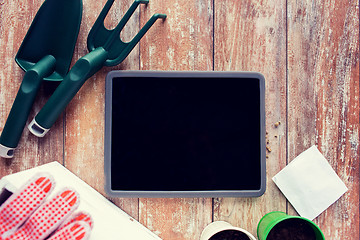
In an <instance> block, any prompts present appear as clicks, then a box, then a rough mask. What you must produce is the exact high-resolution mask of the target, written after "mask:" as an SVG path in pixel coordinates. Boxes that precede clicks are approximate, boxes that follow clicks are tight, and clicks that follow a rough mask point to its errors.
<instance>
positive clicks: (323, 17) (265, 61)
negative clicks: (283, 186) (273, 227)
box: [0, 0, 360, 240]
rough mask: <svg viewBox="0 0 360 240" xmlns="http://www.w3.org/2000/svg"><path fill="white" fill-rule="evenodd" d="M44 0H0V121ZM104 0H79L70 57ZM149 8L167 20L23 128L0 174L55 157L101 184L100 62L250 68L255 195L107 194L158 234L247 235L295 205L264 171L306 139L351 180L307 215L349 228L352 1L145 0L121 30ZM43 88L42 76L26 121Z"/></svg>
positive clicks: (355, 142)
mask: <svg viewBox="0 0 360 240" xmlns="http://www.w3.org/2000/svg"><path fill="white" fill-rule="evenodd" d="M42 2H43V0H32V1H25V0H18V1H10V0H0V14H1V15H0V16H1V17H0V131H2V128H3V126H4V123H5V120H6V118H7V115H8V113H9V111H10V108H11V106H12V103H13V100H14V98H15V95H16V92H17V90H18V88H19V86H20V82H21V79H22V77H23V75H24V73H23V71H22V70H21V69H20V68H19V67H18V66H17V65H16V63H15V61H14V58H15V55H16V52H17V50H18V48H19V46H20V44H21V42H22V40H23V38H24V36H25V34H26V32H27V30H28V27H29V26H30V24H31V22H32V19H33V18H34V16H35V14H36V12H37V10H38V8H39V7H40V5H41V4H42ZM105 2H106V0H83V4H84V9H83V18H82V25H81V29H80V35H79V38H78V42H77V45H76V49H75V54H74V58H73V61H74V60H77V59H79V58H80V57H81V56H83V55H85V54H86V53H87V52H88V51H87V48H86V38H87V34H88V32H89V30H90V28H91V26H92V25H93V23H94V21H95V19H96V18H97V16H98V14H99V12H100V10H101V8H102V7H103V5H104V4H105ZM320 2H321V3H320ZM131 3H132V0H122V1H116V2H115V3H114V6H113V8H112V9H111V12H110V14H109V16H108V18H107V21H106V26H107V27H114V26H115V24H116V22H117V21H119V19H120V18H121V17H122V16H123V14H124V12H125V11H126V10H127V9H128V7H129V6H130V4H131ZM156 12H159V13H166V14H167V15H168V18H167V19H166V21H165V22H162V21H158V22H156V23H155V25H154V26H153V27H152V28H151V29H150V31H149V32H148V33H147V34H146V35H145V37H144V38H143V39H142V40H141V42H140V44H139V45H138V46H137V47H136V48H135V49H134V50H133V51H132V53H131V54H130V55H129V56H128V57H127V59H126V60H125V61H124V62H123V63H121V64H120V65H119V66H116V67H113V68H106V67H105V68H103V69H102V70H101V71H100V72H98V73H97V74H96V75H95V76H93V77H92V78H91V79H89V80H88V81H87V82H86V84H85V85H84V86H83V87H82V89H81V90H80V92H79V93H78V94H77V95H76V96H75V98H74V99H73V100H72V102H71V103H70V105H69V106H68V108H67V109H66V112H65V113H64V114H63V115H62V116H61V117H60V119H58V121H57V122H56V124H55V126H54V127H53V128H52V129H51V131H50V132H49V133H48V134H47V135H46V137H45V138H41V139H39V138H36V137H34V136H33V135H31V134H30V133H29V131H28V130H25V131H24V133H23V136H22V138H21V141H20V143H19V147H18V149H17V151H16V153H15V157H14V158H13V159H9V160H5V159H2V160H1V161H0V177H2V176H4V175H7V174H11V173H15V172H18V171H21V170H24V169H28V168H32V167H35V166H38V165H41V164H44V163H47V162H51V161H58V162H60V163H61V164H63V165H64V166H65V167H67V168H68V169H70V170H71V171H73V172H74V173H75V174H77V175H78V176H79V177H80V178H81V179H83V180H84V181H86V182H87V183H88V184H90V185H91V186H92V187H94V188H95V189H97V190H98V191H99V192H101V193H103V194H105V193H104V190H103V187H104V170H103V169H104V141H103V140H104V91H105V76H106V74H107V73H108V72H109V71H110V70H114V69H121V70H139V69H140V70H204V71H230V70H233V71H258V72H261V73H263V74H264V76H265V78H266V131H267V139H268V143H267V146H268V153H267V155H268V158H267V191H266V193H265V194H264V195H263V196H262V197H259V198H213V199H211V198H191V199H184V198H180V199H147V198H145V199H144V198H141V199H136V198H135V199H119V198H116V199H115V198H113V199H111V200H112V201H113V202H115V203H116V204H117V205H118V206H120V207H121V208H122V209H123V210H125V211H126V212H127V213H129V214H130V215H131V216H133V217H134V218H136V219H138V220H139V221H140V222H141V223H143V224H144V225H145V226H146V227H148V228H149V229H150V230H152V231H154V232H155V233H156V234H158V235H159V236H160V237H161V238H163V239H171V240H180V239H189V240H190V239H199V236H200V234H201V231H202V230H203V229H204V227H205V226H206V225H207V224H209V223H210V222H212V221H215V220H225V221H228V222H230V223H232V224H234V225H235V226H239V227H242V228H245V229H247V230H248V231H250V232H251V233H253V234H254V235H255V234H256V227H257V223H258V222H259V220H260V218H261V217H262V216H263V215H264V214H265V213H267V212H269V211H273V210H280V211H285V212H287V213H289V214H294V215H295V214H296V212H295V211H294V209H293V208H292V206H291V205H290V204H289V203H288V202H287V201H286V199H285V198H284V196H283V195H282V193H281V192H280V191H279V190H278V188H277V187H276V186H275V185H274V183H273V182H272V180H271V178H272V177H273V176H274V175H275V174H276V173H277V172H279V171H280V170H281V169H282V168H283V167H285V166H286V164H287V163H289V162H290V161H291V160H292V159H294V158H295V157H296V156H297V155H298V154H300V153H301V152H302V151H304V150H305V149H307V148H308V147H310V146H312V145H314V144H316V145H317V146H318V148H319V150H320V151H321V152H322V153H323V154H324V156H325V157H326V158H327V160H328V161H329V162H330V164H331V166H332V167H333V168H334V170H335V171H336V172H337V174H338V175H339V176H340V178H341V179H342V180H343V181H344V182H345V184H346V186H347V187H348V188H349V191H348V192H347V193H346V194H345V195H344V196H343V197H341V198H340V200H338V201H337V202H336V203H335V204H333V205H332V206H331V207H330V208H328V210H326V211H325V212H324V213H322V214H321V215H320V216H319V217H317V218H316V219H315V222H316V224H318V225H319V226H320V228H321V229H322V230H323V232H324V234H325V237H326V239H329V240H346V239H348V240H356V239H359V238H360V233H359V156H360V155H359V153H360V145H359V144H360V143H359V131H360V128H359V114H360V112H359V107H360V106H359V101H360V100H359V97H360V96H359V1H358V0H342V1H340V0H324V1H310V0H304V1H295V0H278V1H273V0H261V1H256V0H245V1H239V0H221V1H220V0H215V1H214V0H196V1H195V0H193V1H189V0H150V3H149V4H148V5H147V6H141V7H140V10H138V11H136V13H135V14H134V16H133V17H132V18H131V19H130V22H129V23H128V24H127V26H126V28H125V29H124V31H123V33H122V34H121V37H122V38H123V40H125V41H127V40H130V39H131V38H132V37H133V36H134V35H135V33H136V32H137V31H138V30H139V29H140V27H141V26H143V25H144V24H145V22H146V21H147V20H148V19H149V18H150V16H151V15H152V14H153V13H156ZM53 89H54V87H53V86H52V85H50V84H45V83H44V84H43V86H42V87H41V90H40V93H39V94H38V97H37V99H36V103H35V105H34V107H33V110H32V112H31V114H30V117H29V120H31V119H32V118H33V117H34V115H35V113H37V112H38V111H39V110H40V108H41V107H42V106H43V105H44V103H45V102H46V100H47V99H48V97H49V96H50V95H51V93H52V90H53ZM276 122H280V125H279V126H278V127H276V126H275V123H276ZM133 171H134V174H136V169H134V170H133Z"/></svg>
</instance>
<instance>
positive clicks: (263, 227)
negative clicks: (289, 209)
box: [257, 211, 325, 240]
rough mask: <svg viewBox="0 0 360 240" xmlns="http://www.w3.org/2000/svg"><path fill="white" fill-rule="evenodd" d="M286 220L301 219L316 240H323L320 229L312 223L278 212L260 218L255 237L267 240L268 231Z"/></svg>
mask: <svg viewBox="0 0 360 240" xmlns="http://www.w3.org/2000/svg"><path fill="white" fill-rule="evenodd" d="M288 219H301V220H302V221H304V222H306V223H308V224H309V225H310V226H311V227H312V229H313V230H314V233H315V236H316V240H325V237H324V234H323V233H322V232H321V230H320V228H319V227H318V226H317V225H316V224H315V223H314V222H312V221H310V220H309V219H306V218H303V217H299V216H290V215H287V214H286V213H284V212H278V211H274V212H270V213H267V214H266V215H264V216H263V217H262V218H261V220H260V222H259V224H258V227H257V235H258V238H259V240H267V237H268V235H269V233H270V231H271V230H272V229H273V228H274V227H275V225H277V224H278V223H280V222H282V221H284V220H288ZM284 240H286V239H284Z"/></svg>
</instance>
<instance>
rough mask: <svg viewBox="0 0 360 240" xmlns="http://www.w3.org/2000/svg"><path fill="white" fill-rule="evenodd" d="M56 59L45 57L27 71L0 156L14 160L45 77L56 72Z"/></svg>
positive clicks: (0, 143) (14, 105) (0, 147)
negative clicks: (16, 149) (15, 151)
mask: <svg viewBox="0 0 360 240" xmlns="http://www.w3.org/2000/svg"><path fill="white" fill-rule="evenodd" d="M54 67H55V58H54V57H53V56H51V55H48V56H45V57H44V58H42V59H41V60H40V61H39V62H38V63H36V64H35V65H34V66H33V67H32V68H30V69H29V70H27V72H26V73H25V75H24V79H23V81H22V83H21V85H20V89H19V91H18V93H17V95H16V98H15V101H14V103H13V105H12V107H11V110H10V113H9V116H8V118H7V120H6V123H5V126H4V129H3V131H2V133H1V137H0V156H1V157H4V158H12V157H13V155H14V150H15V148H16V147H17V145H18V143H19V139H20V137H21V134H22V132H23V129H24V126H25V124H26V121H27V119H28V116H29V113H30V110H31V107H32V105H33V102H34V100H35V97H36V93H37V92H38V89H39V87H40V85H41V81H42V79H43V78H44V77H46V76H48V75H50V74H51V73H52V72H53V71H54Z"/></svg>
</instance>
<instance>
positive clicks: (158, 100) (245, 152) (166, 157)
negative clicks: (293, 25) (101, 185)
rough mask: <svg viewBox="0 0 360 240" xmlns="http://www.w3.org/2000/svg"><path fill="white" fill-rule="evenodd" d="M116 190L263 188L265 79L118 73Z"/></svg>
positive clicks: (114, 102) (113, 171) (113, 158)
mask: <svg viewBox="0 0 360 240" xmlns="http://www.w3.org/2000/svg"><path fill="white" fill-rule="evenodd" d="M111 111H112V125H111V126H112V128H111V134H112V139H111V141H112V143H111V188H112V189H113V190H134V191H149V190H151V191H203V190H205V191H206V190H254V189H255V190H256V189H260V183H261V173H260V141H261V138H260V135H261V134H260V86H259V79H250V78H249V79H239V78H158V77H151V78H148V77H147V78H135V77H122V78H114V79H113V88H112V110H111Z"/></svg>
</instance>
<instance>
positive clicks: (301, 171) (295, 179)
mask: <svg viewBox="0 0 360 240" xmlns="http://www.w3.org/2000/svg"><path fill="white" fill-rule="evenodd" d="M272 180H273V181H274V182H275V184H276V185H277V186H278V188H279V189H280V190H281V192H282V193H283V194H284V195H285V197H286V198H287V199H288V200H289V202H290V203H291V205H292V206H293V207H294V208H295V210H296V211H297V212H298V214H299V215H300V216H302V217H305V218H308V219H310V220H313V219H314V218H316V217H317V216H318V215H320V214H321V213H322V212H323V211H325V210H326V209H327V208H328V207H329V206H330V205H332V204H333V203H334V202H335V201H337V200H338V199H339V198H340V197H341V196H342V195H343V194H344V193H345V192H346V191H347V190H348V188H347V187H346V186H345V184H344V183H343V181H341V179H340V178H339V176H338V175H337V174H336V173H335V171H334V170H333V169H332V167H331V166H330V164H329V162H328V161H327V160H326V159H325V157H324V156H323V155H322V154H321V153H320V151H319V150H318V149H317V147H316V146H312V147H310V148H309V149H307V150H306V151H304V152H303V153H301V154H300V155H299V156H297V157H296V158H295V159H294V160H293V161H291V162H290V163H289V164H288V165H287V166H286V167H285V168H284V169H282V170H281V171H280V172H279V173H278V174H276V175H275V176H274V177H273V178H272Z"/></svg>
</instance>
